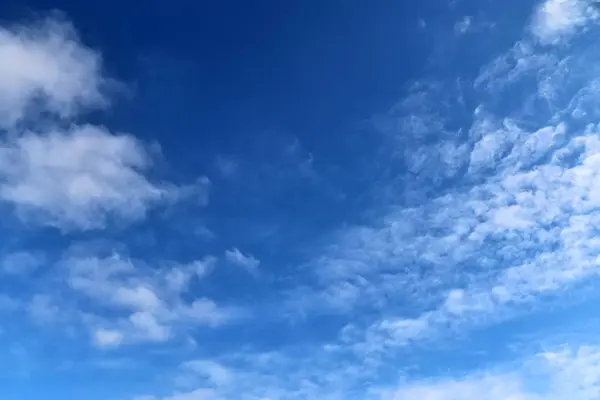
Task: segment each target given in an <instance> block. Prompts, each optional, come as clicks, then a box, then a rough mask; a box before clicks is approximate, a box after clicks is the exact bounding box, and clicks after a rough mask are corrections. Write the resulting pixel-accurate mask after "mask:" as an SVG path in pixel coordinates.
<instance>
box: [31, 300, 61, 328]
mask: <svg viewBox="0 0 600 400" xmlns="http://www.w3.org/2000/svg"><path fill="white" fill-rule="evenodd" d="M27 311H28V313H29V315H30V316H31V318H32V319H33V320H34V321H35V322H37V323H41V324H45V323H53V322H56V321H57V320H58V319H59V318H61V316H62V315H61V310H60V308H59V307H58V306H57V305H56V304H55V303H54V301H53V299H52V297H51V296H49V295H47V294H36V295H35V296H33V298H32V299H31V302H30V303H29V305H28V307H27Z"/></svg>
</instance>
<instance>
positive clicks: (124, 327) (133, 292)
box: [62, 254, 240, 345]
mask: <svg viewBox="0 0 600 400" xmlns="http://www.w3.org/2000/svg"><path fill="white" fill-rule="evenodd" d="M212 263H213V259H211V258H207V259H205V260H198V261H195V262H192V263H189V264H181V265H178V264H171V265H165V266H163V267H162V268H160V269H158V270H155V271H152V269H151V267H150V266H147V265H145V264H144V263H142V262H139V261H135V260H130V259H127V258H124V257H122V256H120V255H118V254H115V255H113V256H112V257H107V258H101V257H96V256H82V255H74V256H70V257H67V258H65V259H64V260H63V261H62V267H63V269H64V271H65V272H66V274H67V275H66V279H67V283H68V285H69V287H70V288H71V289H72V290H74V291H75V292H76V293H79V294H81V295H84V296H86V297H87V298H88V299H90V300H92V305H93V307H92V308H91V309H90V311H89V312H91V313H93V314H94V315H96V318H93V319H92V320H91V321H90V322H88V325H89V328H90V329H91V330H92V332H93V339H94V342H95V343H97V344H102V340H98V336H97V335H98V332H119V339H118V340H115V343H112V342H111V345H118V344H126V343H128V342H137V341H150V342H162V341H166V340H169V339H171V338H172V337H174V336H176V335H177V334H178V333H179V327H186V326H187V327H189V326H195V327H198V326H208V327H218V326H220V325H222V324H224V323H227V322H228V321H230V320H232V319H234V318H237V317H238V316H239V315H240V313H239V311H237V310H236V309H234V308H230V307H221V306H219V305H217V304H216V303H215V302H214V301H212V300H210V299H207V298H195V299H192V300H184V297H182V295H183V294H184V293H185V292H186V291H187V286H188V285H189V283H190V280H191V279H192V278H193V277H194V276H196V277H197V278H203V277H204V276H205V275H206V273H207V272H208V270H209V268H210V266H211V265H212ZM105 308H110V309H112V310H113V311H116V312H117V313H118V315H119V316H118V317H117V318H114V319H110V320H109V319H105V318H102V317H101V315H102V314H101V313H100V311H101V310H103V309H105ZM109 339H111V337H110V336H109Z"/></svg>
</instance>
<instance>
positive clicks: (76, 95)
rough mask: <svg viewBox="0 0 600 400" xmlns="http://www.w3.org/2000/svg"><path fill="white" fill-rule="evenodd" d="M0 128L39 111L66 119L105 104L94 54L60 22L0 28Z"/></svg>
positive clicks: (7, 126)
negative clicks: (0, 62)
mask: <svg viewBox="0 0 600 400" xmlns="http://www.w3.org/2000/svg"><path fill="white" fill-rule="evenodd" d="M0 59H2V60H3V62H2V65H1V66H0V88H1V90H0V110H1V111H0V127H3V128H5V129H8V128H11V127H14V126H15V124H16V123H17V122H19V121H21V120H22V119H23V118H25V117H28V116H31V115H30V114H29V112H30V111H31V114H35V112H36V111H38V110H40V109H42V110H45V111H50V112H52V113H55V114H58V115H59V116H61V117H65V118H67V117H71V116H73V115H75V114H77V113H78V112H80V111H81V110H82V109H85V108H86V107H90V106H93V107H97V106H103V105H106V104H107V99H106V97H105V96H104V94H103V87H104V86H105V85H106V83H107V81H106V80H105V79H104V78H103V76H102V70H101V58H100V56H99V54H98V53H96V52H94V51H93V50H91V49H89V48H87V47H85V46H84V45H82V44H81V42H80V41H79V38H78V37H77V35H76V33H75V31H74V29H73V27H72V26H71V25H70V24H69V23H67V22H64V21H60V20H57V19H46V20H43V21H39V22H37V23H35V24H33V25H26V26H25V25H22V26H18V25H17V26H13V27H11V28H9V29H7V28H0Z"/></svg>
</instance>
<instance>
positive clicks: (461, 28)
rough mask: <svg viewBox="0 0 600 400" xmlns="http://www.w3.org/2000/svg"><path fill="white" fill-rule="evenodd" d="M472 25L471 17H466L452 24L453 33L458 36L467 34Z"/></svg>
mask: <svg viewBox="0 0 600 400" xmlns="http://www.w3.org/2000/svg"><path fill="white" fill-rule="evenodd" d="M472 25H473V17H471V16H469V15H467V16H465V17H463V18H462V19H461V20H460V21H459V22H457V23H456V24H454V32H455V33H456V34H458V35H463V34H465V33H467V32H468V31H469V30H470V29H471V27H472Z"/></svg>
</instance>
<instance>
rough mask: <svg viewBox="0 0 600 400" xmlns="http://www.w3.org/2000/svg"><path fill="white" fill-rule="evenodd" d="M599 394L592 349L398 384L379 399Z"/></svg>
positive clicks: (598, 355) (598, 357)
mask: <svg viewBox="0 0 600 400" xmlns="http://www.w3.org/2000/svg"><path fill="white" fill-rule="evenodd" d="M599 395H600V352H599V349H597V348H595V347H585V346H584V347H580V348H579V349H576V350H574V351H573V350H572V349H569V348H565V349H558V350H557V351H554V352H546V353H540V354H538V355H536V356H535V357H533V358H532V359H529V360H525V361H524V362H523V363H522V365H521V366H520V368H518V369H517V370H515V371H509V372H487V373H486V372H479V373H473V374H470V375H467V376H463V377H457V378H441V379H437V380H431V381H424V382H413V383H407V384H401V385H400V387H399V388H398V389H395V390H387V391H383V392H382V394H381V396H380V399H382V400H404V399H413V398H414V399H423V400H478V399H483V398H485V399H490V400H542V399H544V400H560V399H566V398H568V399H573V400H593V399H597V398H598V396H599Z"/></svg>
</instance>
